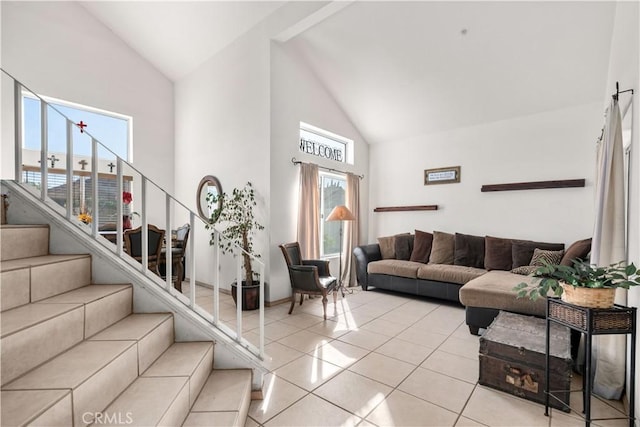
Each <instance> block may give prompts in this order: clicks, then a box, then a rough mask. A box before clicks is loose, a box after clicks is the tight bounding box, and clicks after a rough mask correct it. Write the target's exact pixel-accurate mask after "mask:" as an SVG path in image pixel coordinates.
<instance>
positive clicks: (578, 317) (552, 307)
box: [544, 298, 636, 427]
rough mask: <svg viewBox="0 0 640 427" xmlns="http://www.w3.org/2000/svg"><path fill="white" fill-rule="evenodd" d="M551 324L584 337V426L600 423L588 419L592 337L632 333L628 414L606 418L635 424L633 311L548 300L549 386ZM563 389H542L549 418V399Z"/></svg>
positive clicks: (555, 299) (546, 367) (545, 411)
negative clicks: (562, 326) (565, 327)
mask: <svg viewBox="0 0 640 427" xmlns="http://www.w3.org/2000/svg"><path fill="white" fill-rule="evenodd" d="M551 322H556V323H559V324H561V325H564V326H568V327H569V328H571V329H573V330H574V331H578V332H580V333H581V334H583V335H584V338H585V372H584V375H583V377H582V386H583V389H582V400H583V403H584V419H585V425H586V426H590V425H591V421H596V420H602V419H593V418H591V381H590V380H589V379H590V378H591V346H592V340H593V336H594V335H609V334H631V361H630V370H631V372H630V374H631V375H630V380H629V414H628V416H626V417H619V418H606V419H628V420H629V426H630V427H633V426H634V421H635V411H634V402H635V373H636V308H635V307H624V306H621V305H617V304H616V305H614V306H613V307H612V308H608V309H595V308H587V307H581V306H577V305H573V304H570V303H567V302H564V301H562V300H561V299H560V298H547V322H546V324H547V333H546V355H545V357H546V359H545V375H546V382H545V384H549V376H550V371H549V328H550V325H551ZM559 391H563V390H545V395H546V397H545V408H544V414H545V415H547V416H548V415H549V398H554V399H556V397H555V396H554V392H556V393H557V392H559Z"/></svg>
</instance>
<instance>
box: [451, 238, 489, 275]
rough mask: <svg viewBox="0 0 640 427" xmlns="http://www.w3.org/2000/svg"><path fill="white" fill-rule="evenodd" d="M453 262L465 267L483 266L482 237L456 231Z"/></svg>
mask: <svg viewBox="0 0 640 427" xmlns="http://www.w3.org/2000/svg"><path fill="white" fill-rule="evenodd" d="M454 248H455V249H454V255H453V263H454V264H455V265H464V266H467V267H475V268H484V237H483V236H472V235H470V234H462V233H456V234H455V238H454Z"/></svg>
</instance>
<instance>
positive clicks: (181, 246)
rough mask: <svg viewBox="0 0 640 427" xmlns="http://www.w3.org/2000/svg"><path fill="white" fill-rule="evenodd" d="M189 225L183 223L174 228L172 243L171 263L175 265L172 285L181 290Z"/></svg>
mask: <svg viewBox="0 0 640 427" xmlns="http://www.w3.org/2000/svg"><path fill="white" fill-rule="evenodd" d="M190 231H191V226H190V225H189V224H185V225H183V226H182V227H179V228H177V229H176V241H175V243H172V247H173V249H172V253H171V255H172V257H173V260H172V262H173V265H174V266H176V267H177V269H176V273H175V282H174V286H175V288H176V289H177V290H179V291H180V292H182V281H183V280H184V279H185V268H184V265H185V255H186V252H187V243H188V242H189V232H190Z"/></svg>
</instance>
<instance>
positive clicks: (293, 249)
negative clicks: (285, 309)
mask: <svg viewBox="0 0 640 427" xmlns="http://www.w3.org/2000/svg"><path fill="white" fill-rule="evenodd" d="M280 249H281V250H282V255H284V260H285V261H286V263H287V267H288V269H289V279H290V280H291V291H292V295H291V308H289V314H291V312H292V311H293V307H294V305H295V304H296V294H300V305H302V301H303V300H304V296H305V295H322V308H323V310H324V318H325V320H326V319H327V294H329V293H330V292H333V303H334V304H335V303H336V299H337V292H335V291H336V287H337V281H336V278H335V277H332V276H331V274H330V273H329V261H325V260H303V259H302V256H301V254H300V244H299V243H298V242H294V243H285V244H283V245H280Z"/></svg>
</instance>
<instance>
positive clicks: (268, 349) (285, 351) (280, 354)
mask: <svg viewBox="0 0 640 427" xmlns="http://www.w3.org/2000/svg"><path fill="white" fill-rule="evenodd" d="M264 352H265V353H266V354H267V355H268V359H267V360H266V361H265V364H264V365H265V367H266V368H267V369H269V370H270V371H275V370H276V369H278V368H279V367H281V366H283V365H286V364H287V363H289V362H291V361H293V360H295V359H297V358H299V357H301V356H302V355H303V354H304V353H302V352H300V351H298V350H295V349H293V348H291V347H287V346H286V345H282V344H280V343H279V342H272V343H269V344H267V345H265V346H264Z"/></svg>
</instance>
